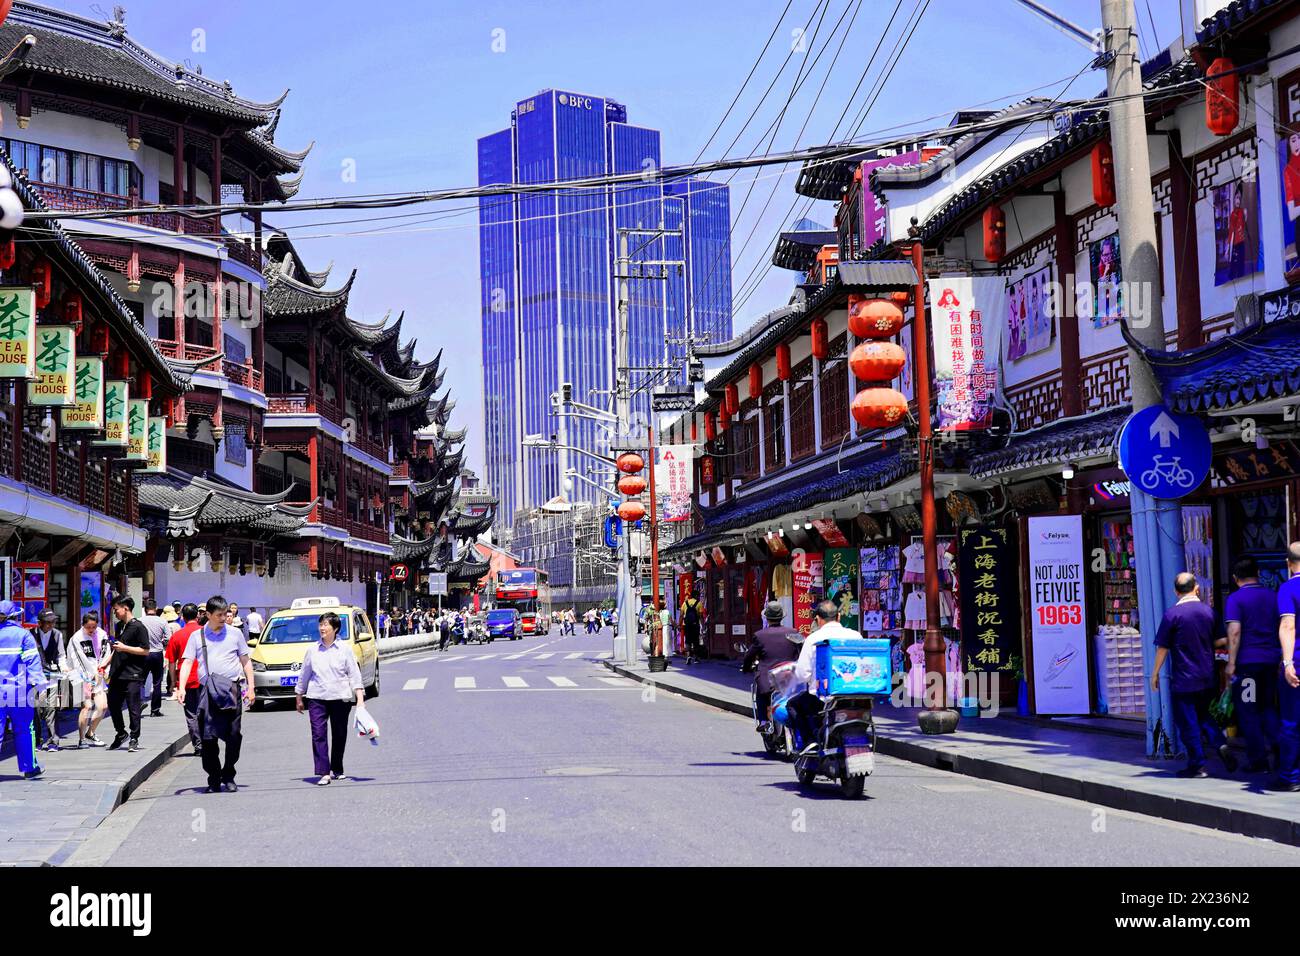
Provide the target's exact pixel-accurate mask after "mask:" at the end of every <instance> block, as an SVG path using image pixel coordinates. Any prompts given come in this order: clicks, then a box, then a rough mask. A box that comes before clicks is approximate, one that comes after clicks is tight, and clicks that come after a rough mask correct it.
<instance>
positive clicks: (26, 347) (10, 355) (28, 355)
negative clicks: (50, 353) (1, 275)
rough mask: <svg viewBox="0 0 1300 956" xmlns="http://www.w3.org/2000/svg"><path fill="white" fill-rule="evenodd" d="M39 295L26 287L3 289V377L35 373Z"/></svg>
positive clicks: (0, 301)
mask: <svg viewBox="0 0 1300 956" xmlns="http://www.w3.org/2000/svg"><path fill="white" fill-rule="evenodd" d="M35 357H36V293H35V291H34V290H33V289H31V288H30V287H27V286H23V287H20V288H13V287H10V288H0V378H31V377H32V376H33V375H35V374H36V368H35V366H34V365H33V364H32V360H33V359H34V358H35Z"/></svg>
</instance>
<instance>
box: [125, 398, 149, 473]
mask: <svg viewBox="0 0 1300 956" xmlns="http://www.w3.org/2000/svg"><path fill="white" fill-rule="evenodd" d="M148 428H149V402H148V401H147V400H145V399H143V398H133V399H131V400H130V401H129V402H127V410H126V460H127V461H148V460H149V449H148V445H147V442H148Z"/></svg>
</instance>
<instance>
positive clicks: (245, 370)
mask: <svg viewBox="0 0 1300 956" xmlns="http://www.w3.org/2000/svg"><path fill="white" fill-rule="evenodd" d="M221 368H222V370H223V371H224V372H225V373H226V378H228V379H230V381H232V382H234V383H235V384H236V385H242V386H244V388H251V389H252V390H253V391H255V392H260V391H262V373H261V371H260V370H258V369H255V368H253V365H252V360H251V359H250V360H248V361H247V362H246V363H244V364H242V365H241V364H239V363H238V362H232V361H230V359H222V362H221Z"/></svg>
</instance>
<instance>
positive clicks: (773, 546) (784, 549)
mask: <svg viewBox="0 0 1300 956" xmlns="http://www.w3.org/2000/svg"><path fill="white" fill-rule="evenodd" d="M763 543H764V544H766V545H767V550H768V552H770V553H771V555H772V557H774V558H784V557H785V556H786V555H788V554H789V553H790V547H789V545H787V544H786V543H785V538H783V537H781V536H780V535H779V534H777V533H776V532H771V533H770V534H768V535H767V537H765V538H764V539H763Z"/></svg>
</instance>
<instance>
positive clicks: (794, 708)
mask: <svg viewBox="0 0 1300 956" xmlns="http://www.w3.org/2000/svg"><path fill="white" fill-rule="evenodd" d="M813 625H814V628H815V629H814V630H813V632H812V633H811V634H809V635H808V637H807V638H805V639H804V642H803V646H802V647H801V648H800V649H799V659H798V660H797V661H795V665H794V676H795V679H796V680H798V681H800V682H801V683H802V684H803V685H804V692H803V693H802V694H798V695H796V696H795V697H793V698H791V699H790V702H789V703H788V704H787V705H786V709H787V710H788V711H789V712H791V713H792V714H793V715H794V717H795V721H794V723H795V730H796V732H797V734H798V736H799V740H800V742H801V743H802V744H803V745H804V746H803V750H801V751H800V753H804V752H809V751H813V750H816V749H817V717H818V716H819V715H820V714H821V712H822V702H821V698H819V697H818V696H817V695H816V692H815V690H814V687H815V680H814V673H813V671H814V668H815V666H816V663H817V645H818V644H824V643H826V642H827V641H828V640H830V639H831V638H832V637H838V638H841V639H848V640H858V641H860V640H862V639H863V637H862V635H861V634H859V633H858V632H857V631H853V630H850V629H849V628H847V627H845V626H844V625H843V624H841V623H840V609H839V608H838V607H837V606H836V604H835V602H834V601H821V602H819V603H818V604H817V606H816V607H815V608H813Z"/></svg>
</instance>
